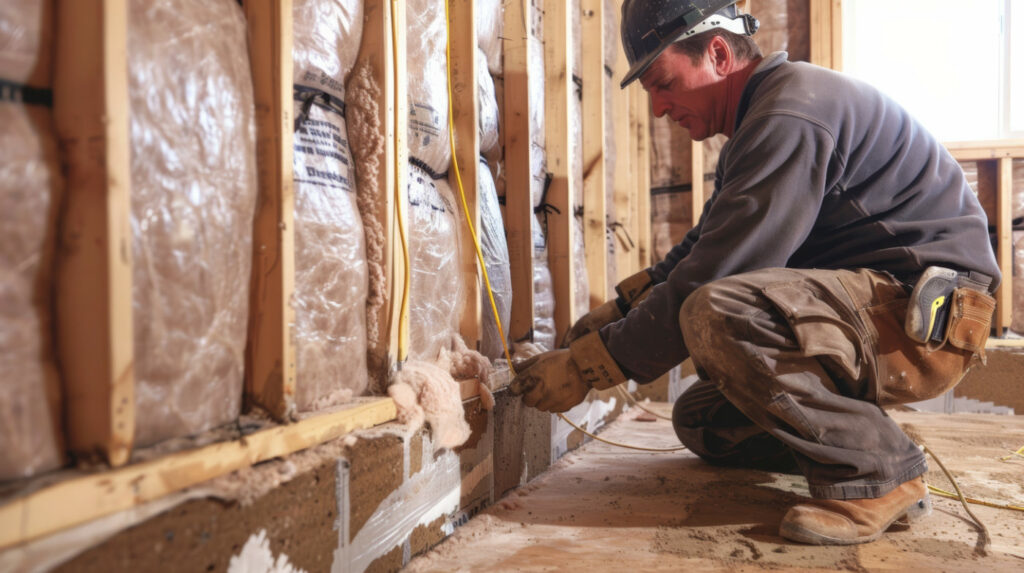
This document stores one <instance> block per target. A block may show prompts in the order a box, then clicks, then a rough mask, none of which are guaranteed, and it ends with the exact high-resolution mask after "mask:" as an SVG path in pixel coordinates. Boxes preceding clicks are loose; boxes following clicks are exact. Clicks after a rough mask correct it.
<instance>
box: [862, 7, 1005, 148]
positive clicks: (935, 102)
mask: <svg viewBox="0 0 1024 573" xmlns="http://www.w3.org/2000/svg"><path fill="white" fill-rule="evenodd" d="M842 6H843V14H842V22H843V35H842V37H843V71H844V72H846V73H848V74H850V75H853V76H855V77H858V78H861V79H863V80H865V81H867V82H868V83H871V84H872V85H874V86H876V87H878V88H879V89H881V90H882V91H883V92H885V93H887V94H888V95H889V96H890V97H892V98H893V99H895V100H896V101H898V102H899V103H900V104H902V105H903V106H904V107H905V108H907V109H908V110H909V111H910V113H912V114H913V115H914V116H915V117H917V118H918V119H919V120H920V121H921V122H922V123H923V124H924V125H925V126H926V127H927V128H928V129H929V130H930V131H931V132H932V133H934V134H935V135H936V136H937V137H938V138H939V140H941V141H964V140H991V139H1003V138H1012V137H1024V1H1022V0H971V1H970V2H964V1H963V0H900V1H899V2H893V1H892V0H847V1H846V2H843V4H842ZM1011 30H1016V34H1015V36H1016V37H1014V34H1011V33H1010V32H1011Z"/></svg>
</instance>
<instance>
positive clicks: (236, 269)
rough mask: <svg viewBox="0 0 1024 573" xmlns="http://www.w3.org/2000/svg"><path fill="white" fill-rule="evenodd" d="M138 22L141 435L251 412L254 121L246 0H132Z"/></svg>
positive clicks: (134, 92)
mask: <svg viewBox="0 0 1024 573" xmlns="http://www.w3.org/2000/svg"><path fill="white" fill-rule="evenodd" d="M129 6H130V8H129V26H128V81H129V96H130V105H131V146H132V147H131V151H132V153H131V177H132V180H131V186H132V190H131V228H132V243H133V245H132V246H133V255H134V264H133V267H132V281H133V285H132V304H133V324H134V329H135V406H136V416H135V419H136V429H135V432H136V433H135V441H136V443H137V444H139V445H148V444H152V443H154V442H158V441H161V440H164V439H167V438H172V437H176V436H182V435H187V434H192V433H195V432H199V431H203V430H206V429H208V428H211V427H214V426H217V425H220V424H223V423H226V422H230V421H231V420H233V419H235V418H236V417H237V416H238V414H239V409H240V407H241V398H242V375H243V365H244V355H243V353H244V350H245V341H246V326H247V323H248V313H249V279H250V276H249V275H250V268H251V265H252V224H253V210H254V206H255V201H256V165H255V156H256V149H255V147H256V146H255V129H256V128H255V122H254V117H253V116H254V107H253V94H252V75H251V72H250V68H249V57H248V51H247V43H246V24H245V19H244V18H243V16H242V11H241V8H240V7H239V6H238V4H237V3H236V2H234V1H233V0H209V1H205V2H175V1H173V0H132V1H131V2H130V5H129Z"/></svg>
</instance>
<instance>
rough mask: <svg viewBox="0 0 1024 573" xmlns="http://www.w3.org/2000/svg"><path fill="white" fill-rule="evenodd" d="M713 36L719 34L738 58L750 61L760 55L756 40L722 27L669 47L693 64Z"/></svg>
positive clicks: (697, 61) (701, 54)
mask: <svg viewBox="0 0 1024 573" xmlns="http://www.w3.org/2000/svg"><path fill="white" fill-rule="evenodd" d="M715 36H721V37H722V38H724V39H725V41H726V42H728V43H729V47H730V48H732V53H733V55H735V56H736V58H738V59H740V60H746V61H750V60H753V59H756V58H760V57H762V54H761V48H760V47H758V45H757V42H755V41H754V39H753V38H751V37H750V36H741V35H740V34H733V33H732V32H730V31H728V30H723V29H722V28H713V29H711V30H708V31H707V32H702V33H700V34H697V35H696V36H693V37H691V38H686V39H685V40H681V41H678V42H675V43H673V44H672V45H671V46H670V48H671V49H672V50H674V51H675V52H676V53H677V54H684V55H687V56H689V57H690V61H692V62H693V63H694V65H696V64H699V63H700V59H701V57H702V56H703V55H704V52H705V51H707V49H708V45H709V44H710V43H711V39H712V38H714V37H715Z"/></svg>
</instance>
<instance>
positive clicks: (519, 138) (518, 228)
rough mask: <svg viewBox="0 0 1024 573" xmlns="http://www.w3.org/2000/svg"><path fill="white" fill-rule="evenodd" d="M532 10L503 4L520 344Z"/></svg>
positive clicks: (529, 271)
mask: <svg viewBox="0 0 1024 573" xmlns="http://www.w3.org/2000/svg"><path fill="white" fill-rule="evenodd" d="M530 9H531V7H530V5H529V4H528V3H526V2H520V1H515V2H508V3H506V4H505V22H504V24H505V25H504V32H503V35H504V38H503V40H502V47H503V51H504V54H505V61H504V71H505V99H504V107H505V114H504V120H505V123H504V125H503V133H504V137H505V234H506V237H507V239H508V257H509V273H510V276H511V279H512V292H513V293H514V294H513V296H512V317H511V319H510V321H509V322H510V324H509V339H510V340H521V339H523V338H525V337H527V336H528V335H529V333H530V331H531V330H532V329H533V236H532V234H531V233H532V227H531V225H532V224H533V199H532V197H531V196H530V175H531V174H532V173H533V166H532V165H531V164H530V78H529V73H528V66H527V62H528V60H529V42H528V37H529V32H528V26H529V21H530V18H529V16H530V13H529V11H530Z"/></svg>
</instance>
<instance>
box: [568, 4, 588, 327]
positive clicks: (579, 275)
mask: <svg viewBox="0 0 1024 573" xmlns="http://www.w3.org/2000/svg"><path fill="white" fill-rule="evenodd" d="M570 7H571V12H572V26H573V28H572V29H573V30H574V34H573V38H572V44H573V46H572V48H573V49H572V82H570V83H569V90H570V92H571V93H570V94H569V137H570V147H571V149H572V151H571V153H572V157H571V158H570V159H571V160H570V162H569V165H570V166H571V167H570V176H571V177H572V182H573V188H574V189H575V196H574V197H573V216H572V225H573V241H572V260H573V278H574V282H575V290H574V291H573V307H574V311H575V315H576V316H577V317H582V316H583V315H585V314H587V313H588V312H590V281H589V276H588V275H587V258H586V254H587V253H586V244H585V243H584V241H583V201H584V198H583V84H582V77H581V71H580V70H581V68H582V65H583V63H582V62H583V53H582V38H580V34H579V30H580V28H581V20H582V12H581V11H580V0H573V1H572V2H571V4H570Z"/></svg>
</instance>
